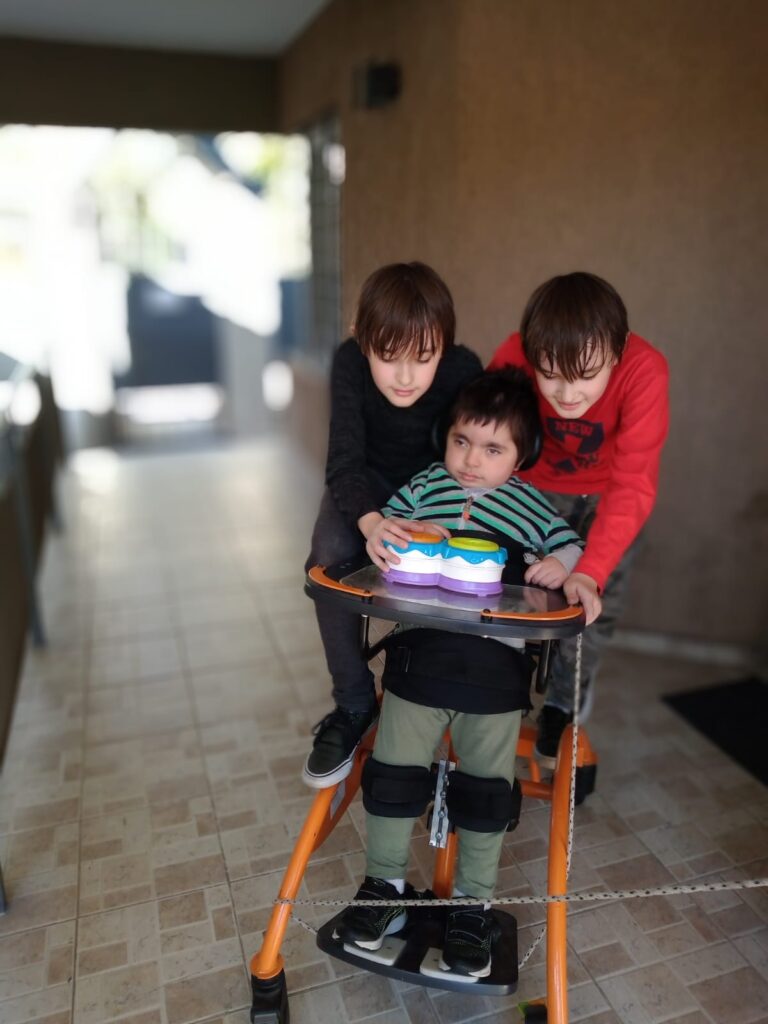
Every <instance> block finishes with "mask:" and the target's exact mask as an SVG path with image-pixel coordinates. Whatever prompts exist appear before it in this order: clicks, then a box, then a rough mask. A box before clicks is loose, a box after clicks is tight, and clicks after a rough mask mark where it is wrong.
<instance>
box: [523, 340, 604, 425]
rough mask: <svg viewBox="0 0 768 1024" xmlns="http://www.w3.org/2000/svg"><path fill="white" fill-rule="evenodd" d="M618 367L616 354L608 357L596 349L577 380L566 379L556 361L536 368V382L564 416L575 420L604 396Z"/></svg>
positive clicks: (547, 398) (550, 402) (557, 410)
mask: <svg viewBox="0 0 768 1024" xmlns="http://www.w3.org/2000/svg"><path fill="white" fill-rule="evenodd" d="M614 366H615V360H614V358H613V356H612V355H608V356H605V355H604V354H603V353H602V352H601V351H596V352H595V355H594V357H593V359H592V360H591V361H590V362H588V363H587V365H586V366H585V367H584V371H583V373H582V374H581V375H580V376H578V377H576V378H575V379H574V380H566V379H565V377H564V376H563V375H562V373H561V372H560V370H559V369H558V366H557V363H554V362H553V363H552V365H551V366H549V367H545V368H544V369H541V370H539V369H537V370H536V383H537V384H538V386H539V391H540V392H541V393H542V395H543V396H544V397H545V398H546V400H547V401H548V402H549V404H550V405H551V406H552V408H553V409H554V410H555V411H556V412H558V413H559V414H560V415H561V416H562V417H563V419H565V420H575V419H578V418H579V416H583V415H584V413H585V412H586V411H587V409H589V408H590V406H593V405H594V404H595V402H596V401H597V400H598V398H601V397H602V395H603V393H604V391H605V389H606V388H607V387H608V381H609V380H610V377H611V372H612V370H613V367H614Z"/></svg>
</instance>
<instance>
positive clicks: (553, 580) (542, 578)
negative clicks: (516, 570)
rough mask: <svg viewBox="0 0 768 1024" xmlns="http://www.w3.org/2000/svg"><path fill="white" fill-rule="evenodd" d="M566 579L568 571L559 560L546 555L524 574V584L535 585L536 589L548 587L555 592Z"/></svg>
mask: <svg viewBox="0 0 768 1024" xmlns="http://www.w3.org/2000/svg"><path fill="white" fill-rule="evenodd" d="M567 579H568V570H567V569H566V568H565V566H564V565H563V563H562V562H561V561H560V559H559V558H556V557H555V556H554V555H547V557H546V558H542V559H541V561H539V562H534V563H533V565H531V566H529V568H528V569H527V570H526V573H525V582H526V583H535V584H536V586H537V587H548V588H549V589H550V590H557V588H558V587H562V585H563V584H564V583H565V581H566V580H567Z"/></svg>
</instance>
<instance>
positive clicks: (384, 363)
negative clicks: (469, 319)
mask: <svg viewBox="0 0 768 1024" xmlns="http://www.w3.org/2000/svg"><path fill="white" fill-rule="evenodd" d="M441 354H442V349H441V347H440V346H437V345H436V346H434V347H432V348H429V349H427V350H426V351H424V352H422V353H421V355H419V354H418V350H417V349H416V348H410V349H405V350H404V351H402V352H397V353H395V354H393V355H392V356H380V355H376V353H375V352H369V353H368V355H367V356H366V358H367V359H368V365H369V366H370V368H371V376H372V377H373V382H374V384H375V385H376V387H377V388H378V389H379V391H380V392H381V393H382V395H384V397H385V398H386V399H387V401H388V402H391V404H392V405H396V406H398V407H399V408H401V409H406V408H407V407H408V406H409V405H413V404H414V402H417V401H418V400H419V399H420V398H421V396H422V395H424V394H426V392H427V391H429V389H430V388H431V387H432V381H433V380H434V379H435V373H436V372H437V364H438V363H439V362H440V356H441Z"/></svg>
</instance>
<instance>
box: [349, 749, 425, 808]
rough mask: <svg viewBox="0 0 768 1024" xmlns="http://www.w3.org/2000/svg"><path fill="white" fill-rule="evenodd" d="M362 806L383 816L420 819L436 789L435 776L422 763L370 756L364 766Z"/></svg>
mask: <svg viewBox="0 0 768 1024" xmlns="http://www.w3.org/2000/svg"><path fill="white" fill-rule="evenodd" d="M361 785H362V790H363V806H364V807H365V809H366V811H368V812H369V813H370V814H376V815H378V816H379V817H381V818H418V817H419V815H421V814H423V813H424V811H425V810H426V807H427V803H428V802H429V800H430V799H431V798H432V795H433V793H434V791H435V783H434V777H433V775H432V773H431V771H430V770H429V768H424V767H422V766H421V765H395V764H385V763H384V762H383V761H377V760H376V758H375V757H369V758H368V760H367V761H366V762H365V766H364V767H363V777H362V783H361Z"/></svg>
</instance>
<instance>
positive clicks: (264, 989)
mask: <svg viewBox="0 0 768 1024" xmlns="http://www.w3.org/2000/svg"><path fill="white" fill-rule="evenodd" d="M251 991H252V993H253V1002H252V1004H251V1024H290V1020H291V1014H290V1011H289V1009H288V986H287V985H286V983H285V971H280V973H279V974H277V975H275V977H274V978H269V979H268V980H267V981H262V980H261V978H255V977H254V976H253V975H251Z"/></svg>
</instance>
